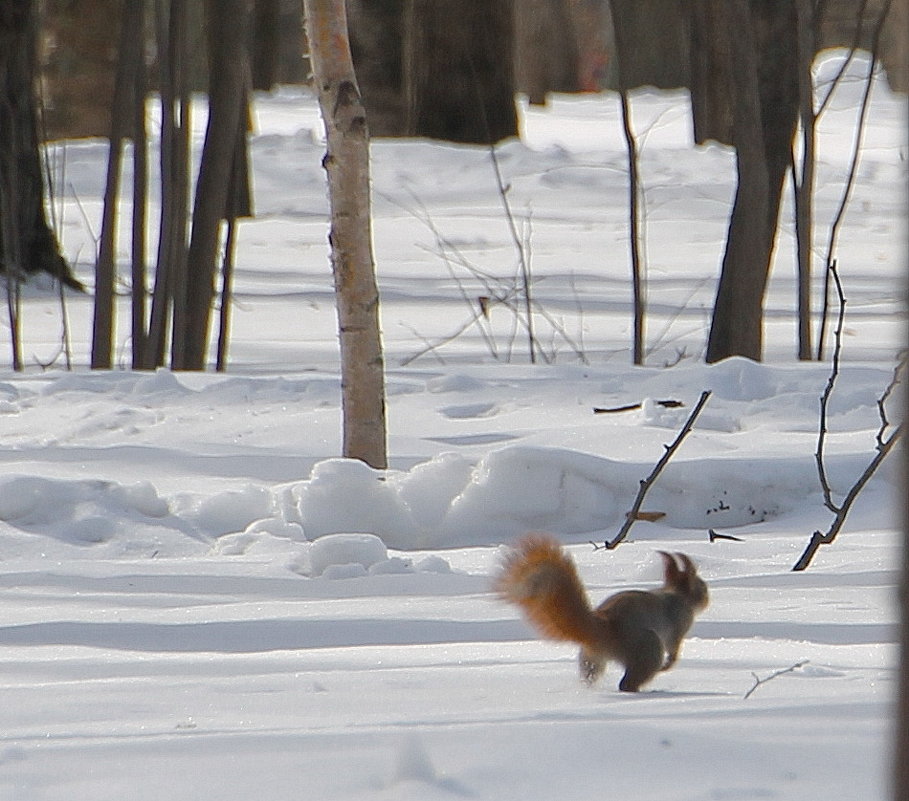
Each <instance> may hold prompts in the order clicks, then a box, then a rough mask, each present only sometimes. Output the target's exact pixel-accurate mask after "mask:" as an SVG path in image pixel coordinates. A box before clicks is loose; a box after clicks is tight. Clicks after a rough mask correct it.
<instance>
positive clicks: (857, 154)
mask: <svg viewBox="0 0 909 801" xmlns="http://www.w3.org/2000/svg"><path fill="white" fill-rule="evenodd" d="M866 1H867V0H866ZM891 3H892V0H887V2H886V3H885V5H884V9H883V11H881V15H880V17H879V18H878V21H877V26H876V27H875V29H874V34H873V36H872V42H871V64H870V65H869V67H868V80H867V81H866V83H865V90H864V93H863V94H862V102H861V104H860V106H859V116H858V124H857V127H856V130H855V139H854V141H853V149H852V159H851V161H850V164H849V174H848V176H847V177H846V186H845V188H844V189H843V195H842V197H841V198H840V203H839V206H838V208H837V210H836V214H835V215H834V218H833V222H832V223H831V225H830V237H829V239H828V242H827V264H828V265H830V264H835V262H836V260H835V258H834V254H835V252H836V245H837V241H838V239H839V233H840V226H841V225H842V223H843V219H844V217H845V216H846V209H847V207H848V205H849V199H850V198H851V196H852V189H853V187H854V186H855V180H856V178H857V177H858V165H859V160H860V158H861V153H862V139H863V134H864V133H865V121H866V120H867V118H868V110H869V108H870V107H871V103H870V100H871V90H872V88H873V87H874V75H875V72H877V66H878V52H879V46H880V40H881V31H882V30H883V28H884V20H886V19H887V15H888V14H889V13H890V5H891ZM862 9H863V10H864V3H863V5H862ZM860 13H861V12H860ZM844 69H845V67H844ZM831 93H832V90H831ZM828 98H829V95H828ZM820 113H821V112H820V111H818V114H817V115H816V117H817V116H820ZM829 279H830V273H827V275H826V278H825V281H824V300H823V305H822V309H821V322H820V331H819V332H818V341H817V360H818V361H821V360H822V359H823V358H824V339H825V335H826V330H827V310H828V306H829V289H830V285H829Z"/></svg>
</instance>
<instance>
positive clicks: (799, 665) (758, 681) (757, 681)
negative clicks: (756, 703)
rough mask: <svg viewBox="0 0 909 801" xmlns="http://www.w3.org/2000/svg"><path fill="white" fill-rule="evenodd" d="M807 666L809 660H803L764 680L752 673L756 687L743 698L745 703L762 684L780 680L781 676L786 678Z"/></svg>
mask: <svg viewBox="0 0 909 801" xmlns="http://www.w3.org/2000/svg"><path fill="white" fill-rule="evenodd" d="M807 664H808V660H807V659H803V660H802V661H801V662H796V663H795V664H794V665H791V666H790V667H787V668H784V669H783V670H778V671H776V673H771V674H770V675H769V676H767V677H766V678H763V679H761V678H758V675H757V673H752V674H751V675H752V676H753V677H754V686H753V687H752V688H751V689H750V690H749V691H748V692H747V693H745V694H744V695H743V696H742V700H743V701H744V700H746V699H748V698H751V695H752V693H753V692H754V691H755V690H756V689H757V688H758V687H760V686H761V685H762V684H766V683H767V682H768V681H773V679H776V678H779V677H780V676H785V675H786V674H787V673H793V672H795V671H796V670H798V669H799V668H803V667H805V665H807Z"/></svg>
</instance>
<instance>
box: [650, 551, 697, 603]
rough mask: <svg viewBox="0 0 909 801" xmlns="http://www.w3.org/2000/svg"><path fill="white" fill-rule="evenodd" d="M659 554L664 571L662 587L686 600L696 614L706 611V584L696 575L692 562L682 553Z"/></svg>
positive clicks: (662, 552)
mask: <svg viewBox="0 0 909 801" xmlns="http://www.w3.org/2000/svg"><path fill="white" fill-rule="evenodd" d="M659 554H660V556H662V557H663V564H664V569H665V574H664V578H663V583H664V587H665V588H666V589H667V590H670V591H671V592H675V593H678V594H679V595H681V596H682V597H683V598H686V599H687V600H688V602H689V603H690V604H691V605H692V606H693V607H694V610H695V611H696V612H700V611H701V610H703V609H706V608H707V603H708V601H709V593H708V592H707V584H706V583H705V582H704V580H703V579H702V578H701V577H700V576H699V575H698V571H697V567H696V566H695V564H694V562H692V561H691V559H689V558H688V556H686V555H685V554H683V553H667V552H666V551H659Z"/></svg>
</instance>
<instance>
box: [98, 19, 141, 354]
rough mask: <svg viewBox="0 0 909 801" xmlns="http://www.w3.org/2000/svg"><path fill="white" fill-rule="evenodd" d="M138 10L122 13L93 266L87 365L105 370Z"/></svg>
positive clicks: (111, 328) (131, 115)
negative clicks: (93, 305) (97, 242)
mask: <svg viewBox="0 0 909 801" xmlns="http://www.w3.org/2000/svg"><path fill="white" fill-rule="evenodd" d="M141 43H142V7H141V5H140V4H139V3H130V4H128V5H127V6H126V7H125V8H124V9H123V14H122V15H121V23H120V45H119V60H118V64H117V77H116V80H115V81H114V96H113V102H112V104H111V113H110V132H109V134H108V159H107V181H106V184H105V188H104V213H103V215H102V221H101V240H100V245H99V248H98V259H97V262H96V264H95V308H94V319H93V325H92V353H91V366H92V368H93V369H96V370H97V369H102V370H109V369H110V368H111V367H112V362H113V345H114V329H115V323H116V304H115V300H116V283H117V281H116V279H117V264H116V250H117V207H118V205H119V203H120V161H121V156H122V153H123V140H124V139H125V138H126V137H127V136H129V135H130V129H131V128H132V125H133V122H134V118H135V114H134V113H133V110H132V107H133V104H134V103H135V102H136V99H135V97H134V94H135V91H134V90H135V88H136V87H135V84H136V72H137V66H138V62H139V60H140V59H141V58H142V52H143V48H142V47H141Z"/></svg>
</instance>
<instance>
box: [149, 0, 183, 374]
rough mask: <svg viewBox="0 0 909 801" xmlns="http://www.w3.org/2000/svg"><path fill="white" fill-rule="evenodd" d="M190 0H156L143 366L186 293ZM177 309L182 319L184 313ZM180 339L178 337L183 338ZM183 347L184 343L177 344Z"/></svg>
mask: <svg viewBox="0 0 909 801" xmlns="http://www.w3.org/2000/svg"><path fill="white" fill-rule="evenodd" d="M187 2H188V0H155V27H156V43H157V47H158V52H159V53H162V54H163V57H162V58H159V59H158V86H159V91H160V94H161V147H160V154H159V155H160V169H161V216H160V221H159V228H158V251H157V257H156V262H155V263H156V268H155V283H154V292H153V293H152V303H151V313H150V316H149V322H148V337H147V339H146V342H145V351H144V353H143V354H142V362H141V366H142V367H143V368H145V369H149V370H151V369H154V368H155V367H161V366H162V365H163V364H164V360H165V353H166V352H167V334H168V330H169V328H170V325H171V318H172V315H173V311H174V310H173V306H174V304H175V302H176V299H177V297H178V288H180V291H179V297H180V298H181V300H182V298H183V297H184V296H185V289H183V287H185V280H186V279H185V273H186V229H187V217H188V210H189V183H190V179H189V158H190V155H189V151H190V135H191V118H192V114H191V111H192V107H191V99H190V92H189V79H188V68H187V61H188V52H187V51H188V36H187V28H188V24H189V23H188V14H187ZM183 316H184V315H183V314H182V313H181V320H182V319H183ZM181 343H182V340H181ZM181 347H182V344H181Z"/></svg>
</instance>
